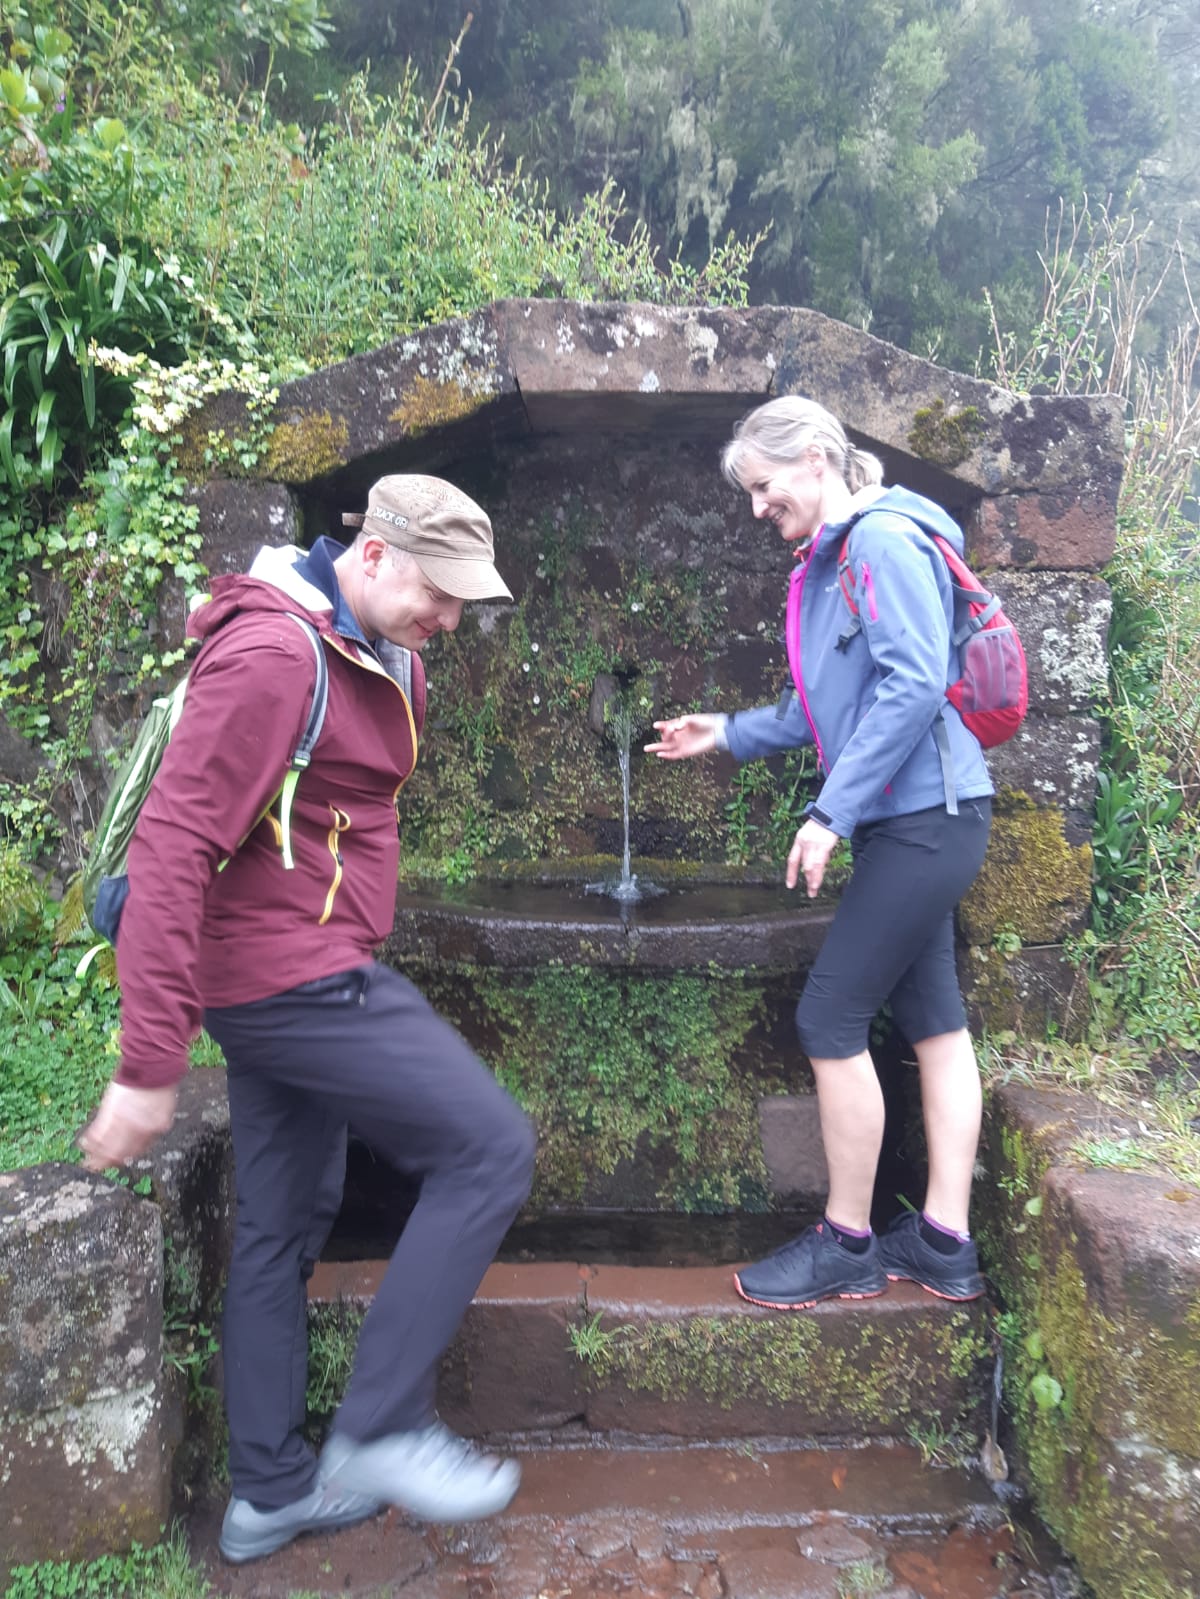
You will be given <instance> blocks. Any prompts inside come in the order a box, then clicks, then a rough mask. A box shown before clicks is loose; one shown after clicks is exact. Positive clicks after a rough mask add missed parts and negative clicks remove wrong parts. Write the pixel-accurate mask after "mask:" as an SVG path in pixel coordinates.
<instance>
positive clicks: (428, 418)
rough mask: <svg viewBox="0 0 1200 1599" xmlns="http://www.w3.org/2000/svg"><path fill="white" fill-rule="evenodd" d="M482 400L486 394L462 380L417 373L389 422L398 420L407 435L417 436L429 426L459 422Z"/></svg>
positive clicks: (476, 407)
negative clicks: (430, 376) (473, 389)
mask: <svg viewBox="0 0 1200 1599" xmlns="http://www.w3.org/2000/svg"><path fill="white" fill-rule="evenodd" d="M483 403H484V399H483V397H481V396H479V395H478V394H472V393H470V391H469V390H467V389H464V388H463V386H462V384H461V383H455V382H454V381H453V380H452V379H451V380H448V381H446V382H444V383H439V382H437V381H435V380H434V379H433V378H426V377H422V376H421V375H420V374H418V375H417V376H416V377H415V378H414V379H413V381H412V383H411V384H410V385H409V387H408V390H407V392H406V393H405V396H404V398H403V400H401V402H400V404H399V405H398V406H397V407H396V409H395V410H394V411H393V412H392V413H391V414H390V416H389V417H388V421H389V422H398V423H399V424H400V426H401V427H402V428H403V429H404V431H405V432H406V433H407V434H409V435H410V436H411V437H414V438H415V437H416V436H417V435H418V434H421V433H426V432H428V431H429V429H430V428H436V427H444V426H445V425H446V423H447V422H457V421H458V420H459V419H460V418H461V417H464V416H470V415H471V414H472V412H474V411H477V410H478V409H479V407H480V406H481V405H482V404H483Z"/></svg>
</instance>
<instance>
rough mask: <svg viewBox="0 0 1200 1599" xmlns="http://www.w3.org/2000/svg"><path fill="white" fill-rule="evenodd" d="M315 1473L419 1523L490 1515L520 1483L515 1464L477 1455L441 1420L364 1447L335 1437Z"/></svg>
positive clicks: (512, 1493)
mask: <svg viewBox="0 0 1200 1599" xmlns="http://www.w3.org/2000/svg"><path fill="white" fill-rule="evenodd" d="M317 1469H318V1477H319V1480H320V1481H321V1482H322V1483H323V1484H325V1485H326V1486H327V1487H330V1488H338V1489H342V1490H345V1491H347V1492H350V1493H356V1494H366V1495H370V1496H371V1497H373V1498H377V1499H383V1500H386V1501H387V1503H388V1504H392V1505H399V1506H401V1508H402V1509H404V1510H407V1511H409V1512H410V1513H411V1514H412V1515H414V1516H419V1517H420V1518H421V1520H422V1521H474V1520H476V1519H477V1518H478V1517H480V1516H494V1515H495V1514H496V1512H497V1511H498V1510H503V1509H504V1507H505V1505H507V1504H508V1502H509V1500H510V1499H511V1498H512V1496H513V1495H514V1494H515V1493H516V1491H517V1489H518V1487H519V1486H520V1483H521V1468H520V1466H518V1465H517V1463H516V1461H515V1460H501V1459H500V1457H499V1456H497V1455H486V1454H484V1453H482V1451H480V1450H478V1449H476V1448H475V1447H474V1445H473V1444H469V1443H468V1442H467V1441H466V1440H465V1439H464V1438H459V1437H458V1436H457V1435H456V1434H454V1433H452V1432H451V1431H450V1429H449V1427H447V1426H445V1425H443V1423H442V1422H440V1421H435V1422H434V1423H433V1425H432V1426H430V1427H422V1428H420V1429H419V1430H418V1431H416V1432H393V1433H388V1434H387V1435H386V1436H385V1437H383V1438H376V1439H374V1440H373V1441H372V1442H371V1443H366V1444H356V1443H355V1442H354V1441H353V1439H350V1438H344V1437H342V1436H341V1435H340V1434H339V1433H334V1434H332V1435H331V1437H330V1438H329V1440H328V1442H327V1443H326V1445H325V1448H324V1449H323V1450H322V1451H321V1459H320V1463H319V1466H318V1468H317Z"/></svg>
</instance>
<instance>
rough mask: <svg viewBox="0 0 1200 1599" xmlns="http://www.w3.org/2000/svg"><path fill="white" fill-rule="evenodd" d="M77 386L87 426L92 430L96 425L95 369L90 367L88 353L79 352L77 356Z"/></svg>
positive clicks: (89, 355)
mask: <svg viewBox="0 0 1200 1599" xmlns="http://www.w3.org/2000/svg"><path fill="white" fill-rule="evenodd" d="M79 386H80V388H81V389H82V390H83V414H84V415H85V416H86V417H87V425H88V427H90V428H94V427H95V425H96V368H95V367H94V366H93V365H92V357H91V353H90V352H89V351H86V350H84V351H81V352H80V356H79Z"/></svg>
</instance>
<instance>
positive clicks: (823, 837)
mask: <svg viewBox="0 0 1200 1599" xmlns="http://www.w3.org/2000/svg"><path fill="white" fill-rule="evenodd" d="M840 841H841V835H840V834H839V833H835V832H834V831H833V830H832V828H828V827H822V826H821V824H820V822H814V821H813V819H812V817H811V816H810V817H809V819H808V821H807V822H805V824H804V826H803V827H802V828H801V829H800V831H799V832H798V833H797V834H796V842H795V843H794V844H793V845H792V849H791V854H790V855H789V856H788V858H787V886H788V887H789V888H795V886H796V883H797V881H798V879H799V877H800V874H801V872H803V873H804V886H805V888H806V889H807V890H808V897H809V899H815V898H816V896H817V891H818V890H819V888H820V887H821V880H822V879H823V878H824V876H825V867H826V865H827V864H828V862H829V857H830V856H831V855H832V854H833V851H834V849H835V848H836V846H837V845H838V843H840Z"/></svg>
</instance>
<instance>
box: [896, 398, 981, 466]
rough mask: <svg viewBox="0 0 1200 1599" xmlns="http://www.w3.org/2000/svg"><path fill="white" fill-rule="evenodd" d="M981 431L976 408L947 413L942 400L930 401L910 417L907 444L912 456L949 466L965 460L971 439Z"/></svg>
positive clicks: (970, 449) (970, 448)
mask: <svg viewBox="0 0 1200 1599" xmlns="http://www.w3.org/2000/svg"><path fill="white" fill-rule="evenodd" d="M982 431H983V421H982V418H981V417H980V415H979V408H978V407H977V406H974V405H964V406H962V407H961V408H960V409H959V410H956V411H948V410H947V409H946V402H945V401H944V400H940V399H939V400H934V402H933V404H932V405H927V406H924V407H922V409H921V410H919V411H917V412H915V413H914V415H913V425H912V427H911V429H910V430H909V434H908V443H909V447H910V449H911V450H912V452H913V454H914V455H917V456H920V458H921V460H923V461H932V462H933V463H934V465H935V466H945V467H953V466H958V465H959V464H960V463H961V462H962V461H965V460H966V458H967V456H968V455H970V453H971V451H972V449H973V448H974V440H975V438H976V436H977V435H978V434H980V433H981V432H982Z"/></svg>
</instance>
